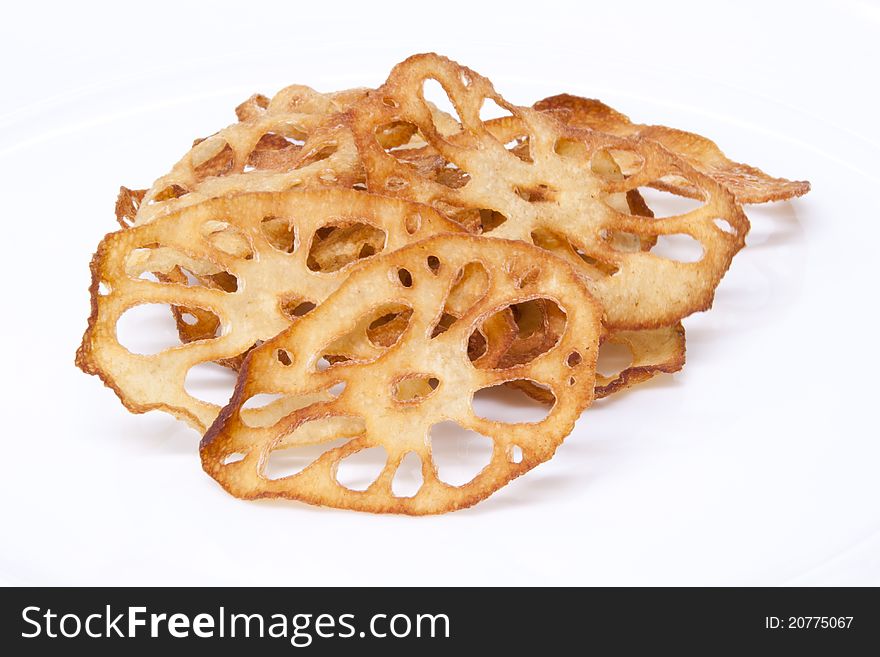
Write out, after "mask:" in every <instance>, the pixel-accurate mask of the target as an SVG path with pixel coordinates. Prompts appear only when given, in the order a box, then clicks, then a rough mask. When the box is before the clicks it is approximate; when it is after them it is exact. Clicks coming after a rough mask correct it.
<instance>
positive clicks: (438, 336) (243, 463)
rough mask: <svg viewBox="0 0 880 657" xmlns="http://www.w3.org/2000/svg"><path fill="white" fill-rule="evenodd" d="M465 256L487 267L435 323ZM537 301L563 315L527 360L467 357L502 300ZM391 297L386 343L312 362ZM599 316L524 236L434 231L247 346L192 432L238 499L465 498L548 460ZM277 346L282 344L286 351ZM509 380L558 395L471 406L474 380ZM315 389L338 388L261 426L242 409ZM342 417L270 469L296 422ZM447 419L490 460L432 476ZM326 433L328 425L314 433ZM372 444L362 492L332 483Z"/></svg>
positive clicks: (586, 400) (440, 508)
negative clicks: (403, 316) (376, 468)
mask: <svg viewBox="0 0 880 657" xmlns="http://www.w3.org/2000/svg"><path fill="white" fill-rule="evenodd" d="M468 267H471V268H476V269H478V270H480V271H481V272H484V273H485V287H482V286H476V287H475V288H474V289H475V290H477V291H478V293H477V294H473V295H466V294H462V295H461V298H462V299H464V298H469V299H470V304H469V307H467V308H466V309H462V314H461V316H460V317H459V318H458V319H457V320H456V321H455V322H453V323H451V325H450V326H449V327H448V328H447V329H446V330H445V331H442V332H439V333H437V332H436V331H435V328H436V326H437V324H438V323H439V322H440V320H441V318H442V316H443V308H444V307H447V306H448V305H449V302H448V297H449V296H450V295H451V292H452V290H453V288H454V287H455V285H456V283H457V282H459V281H460V280H461V277H462V276H463V274H464V272H465V270H466V269H467V268H468ZM533 272H534V273H533ZM472 276H476V275H475V274H472ZM537 299H547V300H549V301H553V302H554V303H556V304H557V305H558V306H559V307H560V308H561V309H562V310H563V311H564V313H565V316H566V327H565V329H564V331H563V332H562V335H561V336H560V338H559V341H558V343H557V344H556V345H555V346H554V347H553V348H552V349H550V350H549V351H547V352H546V353H544V354H542V355H540V356H539V357H537V358H535V359H534V360H532V361H530V362H526V363H522V364H519V365H516V366H512V367H509V368H506V369H483V368H480V367H477V366H475V364H474V363H473V362H472V361H471V358H470V357H469V355H468V342H469V338H470V336H471V335H473V333H474V332H475V331H476V330H477V328H478V327H479V326H480V325H481V324H482V323H484V322H485V321H486V320H488V319H489V318H491V317H493V316H496V315H498V314H499V313H500V312H501V311H503V310H504V309H505V308H508V307H510V306H511V305H513V304H523V303H528V302H530V301H534V300H537ZM388 308H392V309H394V312H397V313H401V312H406V311H408V312H409V318H408V320H407V326H406V329H405V330H404V331H403V333H402V334H401V335H400V336H399V337H398V339H397V340H396V341H395V342H394V343H393V344H392V345H390V346H388V347H386V348H382V349H381V350H378V351H377V353H375V354H374V355H372V356H371V357H370V358H367V359H363V360H349V361H343V362H341V363H337V364H335V365H331V366H329V367H326V368H324V369H322V368H321V366H320V359H321V357H322V355H323V354H325V353H326V352H327V351H328V349H330V345H332V344H334V343H335V342H337V341H338V340H339V339H340V338H344V337H345V336H347V335H348V334H349V333H350V332H356V333H360V332H361V331H362V330H364V329H363V327H364V326H365V325H366V326H369V325H370V324H372V323H373V322H374V321H375V319H374V318H375V316H376V315H377V314H379V315H380V316H384V314H385V311H386V309H388ZM600 317H601V308H600V307H599V306H598V304H597V303H596V302H595V301H594V300H593V299H592V297H591V296H590V294H589V293H588V292H587V290H586V288H585V287H584V284H583V282H582V280H581V279H580V277H579V276H577V274H576V273H575V272H574V270H573V269H572V268H570V267H569V266H568V265H566V264H565V263H564V262H562V261H561V260H559V259H557V258H556V257H554V256H552V255H551V254H549V253H547V252H545V251H543V250H540V249H536V248H535V247H532V246H529V245H527V244H522V243H519V242H510V241H506V240H495V239H486V238H481V237H476V236H468V235H443V236H438V237H434V238H429V239H427V240H424V241H422V242H418V243H416V244H413V245H410V246H408V247H404V248H403V249H400V250H398V251H396V252H390V253H387V254H386V255H383V256H381V257H379V258H375V259H374V260H372V261H370V262H368V263H365V264H364V265H362V266H361V267H358V268H357V269H356V270H355V271H353V272H352V274H351V276H350V277H349V279H348V280H347V281H346V282H345V283H343V284H342V286H341V287H340V288H339V289H338V290H337V291H336V292H335V293H334V294H333V295H332V296H330V297H329V298H328V299H327V300H326V301H325V302H324V303H323V304H321V305H320V306H318V307H317V308H316V309H315V310H314V311H312V312H311V313H310V314H309V315H307V316H306V317H305V318H303V319H302V320H301V321H299V322H297V323H295V324H293V325H291V327H290V328H289V329H287V330H286V331H285V332H284V333H282V334H280V335H279V336H277V337H275V338H273V339H272V340H269V341H267V342H266V343H264V344H263V345H261V346H260V347H257V348H256V349H254V350H253V351H252V352H251V353H250V354H249V355H248V358H247V359H246V360H245V363H244V365H243V367H242V370H241V373H240V376H239V379H238V383H237V385H236V390H235V393H234V395H233V398H232V400H231V401H230V403H229V405H228V406H226V408H224V409H223V411H222V412H221V413H220V415H219V416H218V417H217V420H216V421H215V422H214V424H213V425H212V426H211V428H210V429H209V431H208V432H207V433H206V434H205V437H204V438H203V440H202V444H201V456H202V465H203V467H204V469H205V471H206V472H208V474H210V475H211V476H212V477H214V478H215V479H216V480H217V481H218V482H219V483H220V484H221V485H222V486H223V487H224V488H226V490H228V491H229V492H231V493H232V494H233V495H236V496H237V497H243V498H260V497H284V498H289V499H294V500H300V501H303V502H308V503H311V504H320V505H326V506H334V507H339V508H347V509H356V510H360V511H372V512H378V513H407V514H429V513H443V512H446V511H453V510H456V509H460V508H463V507H467V506H470V505H472V504H475V503H476V502H478V501H480V500H481V499H483V498H485V497H487V496H488V495H490V494H491V493H492V492H494V491H495V490H497V489H498V488H500V487H501V486H503V485H504V484H506V483H507V482H508V481H510V480H511V479H513V478H514V477H516V476H519V475H521V474H523V473H524V472H526V471H527V470H529V469H531V468H532V467H534V466H535V465H537V464H539V463H541V462H543V461H545V460H547V459H549V458H550V457H551V456H552V455H553V453H554V451H555V450H556V448H557V447H558V445H559V444H560V443H561V442H562V440H563V438H564V437H565V436H566V435H567V434H568V433H569V432H570V431H571V429H572V427H573V425H574V422H575V420H576V419H577V417H578V416H579V415H580V413H581V412H582V411H583V410H584V409H585V408H586V407H587V406H589V404H590V402H591V400H592V396H593V382H594V376H595V362H596V352H597V350H598V341H599V334H600V332H601V325H600ZM279 353H284V354H286V357H285V359H284V360H281V359H279V357H278V354H279ZM414 380H415V383H413V381H414ZM514 380H530V381H534V382H535V383H539V384H542V385H545V386H547V387H548V388H549V390H551V391H552V393H553V395H554V397H555V399H556V403H555V404H554V405H553V407H552V408H551V409H550V411H549V414H548V415H547V417H546V418H545V419H544V420H542V421H541V422H537V423H506V422H497V421H493V420H487V419H484V418H481V417H478V416H477V415H476V414H475V412H474V410H473V408H472V398H473V395H474V393H475V392H477V391H479V390H482V389H485V388H491V387H494V386H497V385H500V384H503V383H506V382H509V381H514ZM423 381H426V382H427V385H422V382H423ZM339 388H342V389H341V391H340V390H339ZM331 391H332V393H331ZM325 393H326V394H334V395H335V397H334V398H333V399H332V400H327V401H321V402H317V403H314V404H311V405H309V406H306V407H304V408H301V409H298V410H296V411H294V412H292V413H290V414H288V415H286V416H284V417H281V418H279V419H278V421H277V422H274V423H272V424H268V425H267V424H262V423H259V424H258V423H254V422H252V421H249V420H248V419H247V417H245V416H244V415H243V411H244V410H246V409H247V408H248V406H249V404H250V403H251V402H253V400H257V399H259V398H261V397H263V396H265V395H272V396H280V397H281V399H285V398H298V397H300V396H302V395H313V394H325ZM339 418H347V419H350V420H356V421H359V422H360V423H361V427H362V431H361V433H360V434H359V435H358V436H357V437H355V438H352V439H350V440H348V441H347V442H345V443H344V444H342V445H341V446H337V447H332V446H330V445H328V447H329V449H328V450H327V451H325V452H324V453H323V454H322V455H320V456H319V457H317V458H316V459H315V460H314V461H313V462H311V463H310V464H308V465H307V466H306V467H305V468H303V469H302V470H301V471H299V472H298V473H296V474H293V475H289V476H284V477H281V478H271V477H270V476H268V475H267V473H266V467H267V463H268V462H269V461H270V460H271V458H272V457H273V455H274V454H275V453H276V452H281V451H285V452H286V451H289V450H292V451H296V450H301V449H302V448H303V447H305V446H307V445H314V444H315V442H316V441H315V438H314V435H315V431H310V432H308V433H307V434H302V431H303V430H304V429H307V428H308V427H309V426H310V425H312V424H317V425H318V426H319V427H321V426H323V424H324V423H326V422H327V421H328V420H333V419H339ZM446 421H454V422H456V423H458V424H459V425H460V426H461V427H463V428H465V429H468V430H471V431H475V432H477V433H478V434H480V435H483V436H485V437H487V438H488V439H490V440H491V441H492V445H493V447H492V456H491V460H490V462H489V464H488V465H486V467H485V468H484V469H483V470H481V471H480V472H479V473H478V474H477V475H476V476H475V477H474V478H473V479H472V480H471V481H469V482H468V483H465V484H463V485H461V486H453V485H450V484H448V483H446V482H444V481H442V480H441V477H440V476H439V475H438V470H437V467H436V463H435V460H434V458H433V455H432V442H431V438H430V435H431V429H432V427H434V426H435V425H437V424H439V423H442V422H446ZM337 437H338V436H337V435H336V433H334V432H333V431H329V430H328V431H325V432H324V433H323V435H322V439H323V440H322V442H326V443H329V442H330V441H332V440H333V439H335V438H337ZM371 448H382V449H384V453H385V463H384V466H383V467H382V468H381V471H380V472H379V473H378V475H377V476H376V478H375V480H374V481H372V483H370V484H369V485H368V486H367V487H366V488H365V489H364V490H352V489H351V488H348V487H346V486H344V485H343V484H342V483H340V482H339V480H338V477H337V468H338V467H339V466H340V464H341V463H342V462H344V460H345V459H347V458H349V457H352V456H354V455H356V454H358V453H359V452H361V451H363V450H367V449H371ZM413 453H414V454H415V455H416V456H417V457H418V458H419V460H420V464H421V475H422V482H421V485H420V487H419V488H418V490H417V492H415V493H414V494H413V495H411V496H409V497H403V496H400V495H396V494H395V493H394V489H393V481H394V479H395V475H396V473H397V470H398V467H399V466H400V464H401V462H402V461H403V459H404V458H405V457H406V456H407V455H409V454H413Z"/></svg>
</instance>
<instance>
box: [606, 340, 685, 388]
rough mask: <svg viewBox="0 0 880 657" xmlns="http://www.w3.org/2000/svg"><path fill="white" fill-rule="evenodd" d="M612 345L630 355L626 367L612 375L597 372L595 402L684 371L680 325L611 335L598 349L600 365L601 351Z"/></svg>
mask: <svg viewBox="0 0 880 657" xmlns="http://www.w3.org/2000/svg"><path fill="white" fill-rule="evenodd" d="M611 345H617V346H619V347H623V348H625V349H626V350H627V351H628V352H629V363H628V365H627V366H626V367H624V368H621V369H618V370H616V371H613V372H607V370H601V372H602V373H600V371H597V373H596V398H597V399H598V398H601V397H607V396H608V395H611V394H612V393H615V392H619V391H621V390H625V389H627V388H630V387H632V386H634V385H637V384H639V383H643V382H645V381H648V380H649V379H652V378H654V377H655V376H657V375H658V374H672V373H674V372H678V371H679V370H681V368H682V367H684V362H685V333H684V327H683V326H682V325H681V324H680V323H678V324H675V325H673V326H664V327H662V328H658V329H650V330H643V331H611V332H610V333H609V334H608V335H606V336H605V338H604V340H603V343H602V347H600V350H599V359H600V361H601V359H602V355H603V354H602V352H603V349H606V348H607V347H608V346H611ZM612 369H613V368H612ZM606 372H607V373H606Z"/></svg>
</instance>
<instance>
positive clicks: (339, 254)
mask: <svg viewBox="0 0 880 657" xmlns="http://www.w3.org/2000/svg"><path fill="white" fill-rule="evenodd" d="M385 237H386V236H385V232H384V231H383V230H381V229H379V228H376V227H375V226H372V225H370V224H368V223H364V222H358V221H337V222H334V223H330V224H326V225H324V226H322V227H321V228H320V229H318V230H317V231H316V232H315V235H314V238H313V239H312V244H311V246H310V247H309V254H308V258H307V260H306V262H307V265H308V268H309V269H311V270H312V271H316V272H328V273H329V272H336V271H339V270H340V269H342V268H343V267H346V266H348V265H350V264H352V263H354V262H357V261H358V260H362V259H364V258H369V257H371V256H374V255H376V254H377V253H380V252H381V251H382V250H383V249H384V248H385Z"/></svg>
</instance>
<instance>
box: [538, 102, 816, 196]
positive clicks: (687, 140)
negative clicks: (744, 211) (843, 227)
mask: <svg viewBox="0 0 880 657" xmlns="http://www.w3.org/2000/svg"><path fill="white" fill-rule="evenodd" d="M533 107H534V108H535V109H537V110H540V111H542V112H550V113H553V114H554V115H555V116H557V117H559V118H560V119H561V120H562V121H563V122H565V123H566V124H567V125H572V126H575V127H580V128H590V129H593V130H599V131H601V132H607V133H608V134H612V135H618V136H621V137H644V138H645V139H651V140H653V141H656V142H658V143H660V144H662V145H663V146H664V147H665V148H666V149H668V150H669V151H671V152H673V153H675V154H676V155H678V156H680V157H681V158H683V159H684V160H685V161H686V162H687V163H688V164H690V165H691V166H692V167H694V168H695V169H697V170H698V171H701V172H703V173H705V174H706V175H708V176H711V177H712V178H714V179H715V180H717V181H718V182H719V183H721V184H722V185H724V186H725V187H727V188H728V189H729V190H730V191H731V192H733V194H734V195H735V196H736V200H737V201H739V202H740V203H767V202H768V201H784V200H786V199H790V198H794V197H797V196H803V195H804V194H806V193H807V192H809V191H810V183H809V182H807V181H806V180H788V179H786V178H774V177H773V176H768V175H767V174H766V173H764V172H763V171H761V170H760V169H758V168H756V167H753V166H751V165H749V164H742V163H740V162H734V161H733V160H731V159H730V158H728V157H727V156H726V155H725V154H724V153H723V152H722V151H721V149H720V148H718V146H717V145H716V144H715V142H713V141H711V140H710V139H707V138H706V137H702V136H700V135H697V134H694V133H692V132H685V131H684V130H676V129H675V128H667V127H666V126H662V125H640V124H638V123H633V122H632V121H631V120H630V119H629V117H627V116H625V115H623V114H621V113H620V112H618V111H616V110H614V109H612V108H610V107H608V105H606V104H605V103H603V102H601V101H598V100H595V99H592V98H582V97H580V96H572V95H570V94H559V95H558V96H550V97H549V98H545V99H544V100H539V101H538V102H537V103H535V104H534V106H533ZM620 164H621V166H622V167H623V169H624V172H625V173H629V172H631V171H633V170H634V169H635V168H636V167H637V166H638V162H637V161H636V160H634V159H632V158H627V157H626V156H622V157H621V158H620ZM652 185H653V186H654V187H657V188H658V189H663V190H667V191H670V192H673V193H676V194H681V195H682V196H689V197H691V198H701V196H702V195H701V192H700V190H699V189H698V188H697V187H696V186H694V185H693V184H692V183H691V182H689V181H688V180H687V179H685V178H682V177H678V176H668V177H664V178H661V179H659V180H657V181H654V182H653V183H652Z"/></svg>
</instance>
